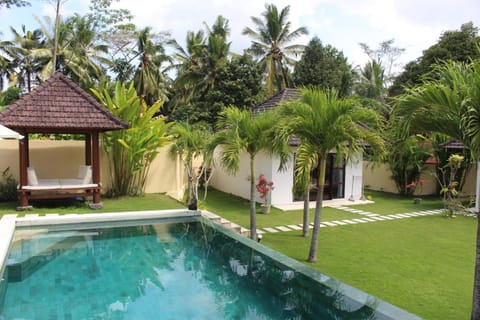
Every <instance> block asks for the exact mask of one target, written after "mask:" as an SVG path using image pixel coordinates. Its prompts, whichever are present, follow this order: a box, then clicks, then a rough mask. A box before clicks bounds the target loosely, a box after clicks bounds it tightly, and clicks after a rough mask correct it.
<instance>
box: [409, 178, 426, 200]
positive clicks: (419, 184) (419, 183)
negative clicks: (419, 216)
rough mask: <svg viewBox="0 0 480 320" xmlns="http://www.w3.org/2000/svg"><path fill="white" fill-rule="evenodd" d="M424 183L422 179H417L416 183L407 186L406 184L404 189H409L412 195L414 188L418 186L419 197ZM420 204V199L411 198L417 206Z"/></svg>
mask: <svg viewBox="0 0 480 320" xmlns="http://www.w3.org/2000/svg"><path fill="white" fill-rule="evenodd" d="M424 182H425V181H424V180H423V179H421V178H419V179H418V180H417V181H416V182H412V183H409V184H407V185H406V186H405V187H406V188H407V189H410V192H411V194H412V195H414V193H415V190H416V188H417V187H418V186H420V191H419V192H418V194H419V195H421V194H422V190H423V183H424ZM421 202H422V198H420V197H414V198H413V203H415V204H419V203H421Z"/></svg>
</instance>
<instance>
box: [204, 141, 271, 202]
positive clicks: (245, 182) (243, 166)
mask: <svg viewBox="0 0 480 320" xmlns="http://www.w3.org/2000/svg"><path fill="white" fill-rule="evenodd" d="M216 155H217V156H216V159H217V160H216V161H217V163H216V167H215V171H214V174H213V177H212V180H211V182H210V185H211V186H212V187H214V188H216V189H218V190H221V191H223V192H226V193H231V194H234V195H237V196H239V197H242V198H245V199H250V157H249V155H248V154H247V153H242V154H241V155H240V167H239V170H238V172H237V174H236V175H229V174H227V172H226V171H225V170H224V169H223V168H222V166H221V164H220V160H219V156H218V155H219V151H218V150H217V151H216ZM277 168H278V166H277ZM275 170H276V169H275ZM273 171H274V170H272V161H270V157H269V156H268V155H267V154H265V153H261V154H258V155H257V156H256V157H255V175H256V177H255V184H256V183H257V180H258V176H259V175H260V174H261V173H263V174H264V175H265V178H266V179H267V180H268V181H272V180H273V182H274V184H275V185H276V181H275V180H274V178H273V177H272V174H273ZM276 191H277V190H276V188H275V190H274V191H273V192H276ZM255 195H256V200H257V201H258V202H260V201H262V199H260V196H259V194H258V192H256V191H255Z"/></svg>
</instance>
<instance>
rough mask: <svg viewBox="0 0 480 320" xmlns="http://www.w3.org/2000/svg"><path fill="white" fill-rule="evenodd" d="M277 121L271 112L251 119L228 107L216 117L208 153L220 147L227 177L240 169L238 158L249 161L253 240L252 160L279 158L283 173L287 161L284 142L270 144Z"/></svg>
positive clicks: (286, 150) (255, 230)
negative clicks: (262, 156) (267, 156)
mask: <svg viewBox="0 0 480 320" xmlns="http://www.w3.org/2000/svg"><path fill="white" fill-rule="evenodd" d="M277 123H278V118H277V117H276V116H275V115H274V114H273V113H271V112H265V113H262V114H260V115H255V116H252V114H251V113H250V112H249V111H247V110H240V109H238V108H235V107H228V108H226V109H225V110H224V111H222V112H221V113H220V116H219V119H218V122H217V127H218V129H219V130H220V131H218V132H217V134H216V135H215V137H214V138H213V140H212V144H211V147H210V148H211V149H214V148H215V146H220V147H221V163H222V166H223V167H224V168H225V169H226V171H227V173H229V174H236V173H237V172H238V170H239V166H240V155H241V153H243V152H246V153H248V155H249V158H250V237H251V238H252V239H254V240H256V238H257V224H256V216H255V208H256V206H255V177H256V175H255V157H256V156H257V154H258V153H259V152H261V151H269V152H270V153H271V154H274V155H277V156H279V157H280V167H279V169H283V168H284V166H285V164H286V161H287V159H288V145H287V141H286V140H285V139H284V140H283V141H280V140H279V139H277V141H278V143H274V144H272V140H273V138H272V135H273V132H274V130H273V129H274V128H275V125H276V124H277Z"/></svg>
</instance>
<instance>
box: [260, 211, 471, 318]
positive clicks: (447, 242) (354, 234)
mask: <svg viewBox="0 0 480 320" xmlns="http://www.w3.org/2000/svg"><path fill="white" fill-rule="evenodd" d="M475 231H476V221H475V219H473V218H465V217H458V218H456V219H451V218H446V217H443V216H440V215H437V216H428V217H418V218H410V219H401V220H393V221H388V222H376V223H368V224H359V225H347V226H341V227H332V228H322V229H321V232H320V240H319V251H318V262H317V263H315V264H308V263H307V264H308V265H310V266H311V267H313V268H316V269H318V270H320V271H322V272H324V273H326V274H329V275H331V276H333V277H335V278H337V279H340V280H341V281H344V282H346V283H348V284H350V285H352V286H354V287H356V288H359V289H361V290H364V291H366V292H368V293H370V294H372V295H375V296H377V297H378V298H380V299H383V300H385V301H388V302H390V303H392V304H394V305H397V306H399V307H401V308H403V309H405V310H408V311H410V312H412V313H414V314H417V315H419V316H421V317H423V318H425V319H468V318H469V315H470V311H471V300H472V290H473V287H472V286H473V272H474V258H475V257H474V254H475ZM309 240H310V239H308V240H307V239H305V238H303V237H301V236H300V233H299V232H282V233H277V234H266V235H264V236H263V239H262V243H263V244H265V245H266V246H269V247H272V248H273V249H276V250H278V251H280V252H282V253H284V254H286V255H288V256H290V257H292V258H294V259H297V260H299V261H302V262H304V261H305V260H306V258H307V255H308V249H309Z"/></svg>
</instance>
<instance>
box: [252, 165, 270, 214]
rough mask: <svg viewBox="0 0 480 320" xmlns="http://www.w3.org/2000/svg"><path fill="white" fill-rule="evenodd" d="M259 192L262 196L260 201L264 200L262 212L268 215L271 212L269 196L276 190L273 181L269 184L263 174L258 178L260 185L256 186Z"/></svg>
mask: <svg viewBox="0 0 480 320" xmlns="http://www.w3.org/2000/svg"><path fill="white" fill-rule="evenodd" d="M256 187H257V191H258V193H259V194H260V199H263V204H262V206H261V207H262V212H263V213H265V214H267V213H269V212H270V203H269V199H268V194H269V193H270V192H271V191H272V190H273V189H274V187H273V181H270V182H268V181H267V179H266V178H265V175H264V174H263V173H262V174H261V175H260V176H259V177H258V183H257V185H256Z"/></svg>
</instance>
